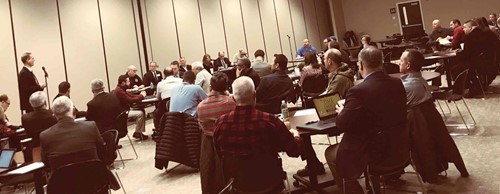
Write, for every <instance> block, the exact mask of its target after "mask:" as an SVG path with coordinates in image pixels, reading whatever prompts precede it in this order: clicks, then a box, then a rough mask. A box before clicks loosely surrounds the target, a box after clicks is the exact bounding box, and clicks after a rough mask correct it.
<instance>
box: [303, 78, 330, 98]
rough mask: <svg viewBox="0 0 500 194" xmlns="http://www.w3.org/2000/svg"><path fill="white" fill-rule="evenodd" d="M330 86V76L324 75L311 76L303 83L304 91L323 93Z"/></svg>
mask: <svg viewBox="0 0 500 194" xmlns="http://www.w3.org/2000/svg"><path fill="white" fill-rule="evenodd" d="M327 86H328V78H327V77H326V76H325V75H324V74H321V75H316V76H309V77H306V78H305V79H304V82H303V83H302V92H307V93H318V94H321V93H323V92H324V91H325V90H326V87H327Z"/></svg>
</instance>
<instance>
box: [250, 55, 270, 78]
mask: <svg viewBox="0 0 500 194" xmlns="http://www.w3.org/2000/svg"><path fill="white" fill-rule="evenodd" d="M264 55H265V53H264V51H263V50H261V49H258V50H257V51H255V53H254V56H255V60H254V61H253V62H252V65H250V66H251V68H252V69H253V70H254V71H255V72H256V73H257V75H259V77H264V76H266V75H269V74H271V73H272V72H271V65H270V64H269V63H267V62H265V61H264Z"/></svg>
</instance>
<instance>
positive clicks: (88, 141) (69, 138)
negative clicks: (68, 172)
mask: <svg viewBox="0 0 500 194" xmlns="http://www.w3.org/2000/svg"><path fill="white" fill-rule="evenodd" d="M40 144H41V146H42V161H43V163H45V165H46V166H50V167H51V168H52V169H57V168H58V167H61V166H64V165H66V164H70V163H75V162H82V161H87V160H94V159H98V160H99V159H103V158H104V157H105V154H106V148H105V147H104V141H103V139H102V137H101V134H100V133H99V130H98V129H97V126H96V124H95V122H94V121H79V122H75V121H74V120H73V118H70V117H63V118H61V119H60V120H59V121H58V122H57V124H55V125H54V126H52V127H50V128H49V129H47V130H45V131H43V132H42V133H40ZM75 153H77V154H75Z"/></svg>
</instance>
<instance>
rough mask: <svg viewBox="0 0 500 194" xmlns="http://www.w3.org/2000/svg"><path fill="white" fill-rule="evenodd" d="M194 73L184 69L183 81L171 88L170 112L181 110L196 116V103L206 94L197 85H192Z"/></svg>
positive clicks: (194, 77)
mask: <svg viewBox="0 0 500 194" xmlns="http://www.w3.org/2000/svg"><path fill="white" fill-rule="evenodd" d="M195 79H196V75H195V74H194V73H193V72H192V71H186V72H185V73H184V76H183V81H184V83H183V84H182V85H180V86H176V87H174V88H172V90H171V97H170V108H169V111H170V112H183V113H187V114H190V115H191V116H194V117H196V116H197V111H198V104H199V103H200V102H201V101H202V100H204V99H205V98H207V94H205V92H204V91H203V89H202V88H201V87H200V86H199V85H194V80H195Z"/></svg>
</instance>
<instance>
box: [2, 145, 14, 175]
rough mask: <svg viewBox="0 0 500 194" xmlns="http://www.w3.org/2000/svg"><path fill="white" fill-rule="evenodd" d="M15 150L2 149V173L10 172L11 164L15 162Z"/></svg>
mask: <svg viewBox="0 0 500 194" xmlns="http://www.w3.org/2000/svg"><path fill="white" fill-rule="evenodd" d="M15 153H16V150H15V149H2V151H1V152H0V173H1V172H4V171H6V170H9V167H10V164H12V161H13V160H14V154H15Z"/></svg>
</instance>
